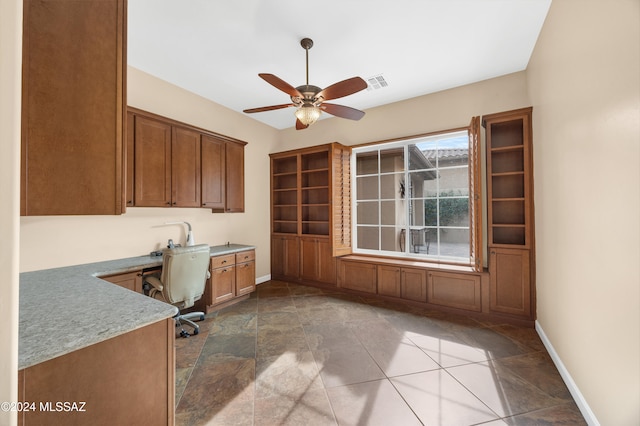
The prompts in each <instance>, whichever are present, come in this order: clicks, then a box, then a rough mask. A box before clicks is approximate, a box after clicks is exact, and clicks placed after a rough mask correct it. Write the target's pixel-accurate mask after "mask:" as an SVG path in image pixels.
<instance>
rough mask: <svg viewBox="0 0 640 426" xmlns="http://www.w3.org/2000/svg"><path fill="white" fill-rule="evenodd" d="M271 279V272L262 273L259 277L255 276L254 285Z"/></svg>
mask: <svg viewBox="0 0 640 426" xmlns="http://www.w3.org/2000/svg"><path fill="white" fill-rule="evenodd" d="M270 280H271V274H267V275H263V276H261V277H258V278H256V285H257V284H262V283H266V282H267V281H270Z"/></svg>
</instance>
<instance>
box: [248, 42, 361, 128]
mask: <svg viewBox="0 0 640 426" xmlns="http://www.w3.org/2000/svg"><path fill="white" fill-rule="evenodd" d="M300 45H301V46H302V48H303V49H304V50H305V52H306V71H307V73H306V77H307V79H306V84H304V85H302V86H298V87H293V86H291V85H290V84H289V83H287V82H285V81H284V80H282V79H280V78H278V77H276V76H275V75H273V74H258V76H259V77H260V78H262V79H263V80H264V81H266V82H267V83H269V84H271V85H272V86H273V87H275V88H276V89H279V90H281V91H283V92H285V93H286V94H288V95H289V96H290V97H291V102H292V103H290V104H280V105H272V106H267V107H260V108H250V109H245V110H244V112H245V113H247V114H251V113H254V112H263V111H272V110H276V109H281V108H287V107H291V106H293V107H296V108H297V110H296V112H295V113H294V114H295V116H296V129H297V130H302V129H306V128H307V127H309V126H310V125H311V124H313V123H315V122H316V120H318V118H320V115H321V113H322V111H325V112H327V113H328V114H331V115H335V116H336V117H342V118H347V119H349V120H360V119H361V118H362V117H363V116H364V112H363V111H360V110H357V109H355V108H351V107H347V106H343V105H336V104H328V103H324V101H327V100H331V99H338V98H342V97H344V96H348V95H352V94H354V93H356V92H359V91H361V90H364V89H366V88H367V83H366V82H365V81H364V80H363V79H362V78H360V77H352V78H349V79H347V80H343V81H340V82H338V83H335V84H332V85H331V86H329V87H326V88H325V89H321V88H319V87H318V86H313V85H310V84H309V49H311V47H312V46H313V40H311V39H310V38H303V39H302V40H301V41H300Z"/></svg>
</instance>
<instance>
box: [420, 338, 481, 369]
mask: <svg viewBox="0 0 640 426" xmlns="http://www.w3.org/2000/svg"><path fill="white" fill-rule="evenodd" d="M408 336H409V339H410V340H411V341H412V342H413V343H414V344H415V345H416V346H418V347H419V348H420V349H422V350H423V351H424V352H425V353H426V354H428V355H429V356H430V357H431V358H432V359H433V360H434V361H435V362H437V363H438V364H439V365H440V366H441V367H453V366H456V365H464V364H471V363H475V362H480V361H486V360H487V359H489V354H488V353H486V352H485V351H482V350H479V349H478V348H477V347H476V346H474V345H473V344H470V343H469V342H467V341H464V340H462V339H460V338H459V337H457V336H456V335H453V334H446V333H440V334H438V335H436V336H429V335H425V334H416V333H409V334H408Z"/></svg>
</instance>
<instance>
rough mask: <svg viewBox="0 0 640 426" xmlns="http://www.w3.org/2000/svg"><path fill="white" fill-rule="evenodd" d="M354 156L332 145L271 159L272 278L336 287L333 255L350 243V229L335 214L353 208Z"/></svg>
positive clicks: (339, 146) (289, 152)
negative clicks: (351, 176)
mask: <svg viewBox="0 0 640 426" xmlns="http://www.w3.org/2000/svg"><path fill="white" fill-rule="evenodd" d="M349 153H350V149H349V148H348V147H344V146H342V145H340V144H338V143H332V144H326V145H321V146H316V147H313V148H305V149H299V150H294V151H287V152H282V153H276V154H271V235H272V238H271V252H272V255H271V258H272V267H271V274H272V277H274V278H276V279H277V278H283V279H284V278H287V279H297V280H303V281H304V280H310V281H317V282H324V283H327V284H334V283H335V259H334V255H335V254H336V251H337V250H342V251H341V252H340V253H343V252H344V250H345V246H348V249H349V250H350V243H351V242H350V240H348V241H345V235H346V236H347V237H348V236H350V231H343V230H344V229H345V228H350V223H347V224H345V223H343V221H344V219H343V216H340V215H338V216H337V215H336V214H335V213H336V212H335V211H334V210H335V208H336V207H338V208H342V207H344V206H340V205H336V200H337V202H338V203H337V204H340V203H341V202H343V201H344V200H345V199H346V200H347V201H346V202H348V198H345V196H344V195H345V192H346V193H347V194H348V191H350V186H349V175H348V173H349V168H348V164H349V163H348V158H349ZM344 159H346V160H347V161H346V163H345V161H343V160H344ZM345 164H346V165H347V166H346V170H345ZM337 173H339V175H338V174H337ZM344 173H346V174H347V176H346V177H345V176H344ZM332 212H333V213H332ZM344 218H346V219H347V220H349V218H350V215H345V216H344ZM336 230H337V231H336ZM334 235H336V236H339V238H338V239H335V240H337V241H338V243H339V244H336V243H335V241H334V239H333V238H332V237H333V236H334Z"/></svg>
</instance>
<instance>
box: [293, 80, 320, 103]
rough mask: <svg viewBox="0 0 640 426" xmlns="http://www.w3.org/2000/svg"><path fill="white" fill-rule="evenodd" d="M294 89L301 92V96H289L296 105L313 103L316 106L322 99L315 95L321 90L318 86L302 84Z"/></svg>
mask: <svg viewBox="0 0 640 426" xmlns="http://www.w3.org/2000/svg"><path fill="white" fill-rule="evenodd" d="M296 90H297V91H298V92H300V94H302V98H300V97H299V96H291V102H293V103H294V104H296V105H303V104H313V105H315V106H318V105H320V104H321V103H322V101H323V100H324V99H323V98H322V97H320V98H318V97H317V94H318V93H320V92H321V91H322V89H321V88H319V87H318V86H313V85H310V84H303V85H302V86H298V87H296Z"/></svg>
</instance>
